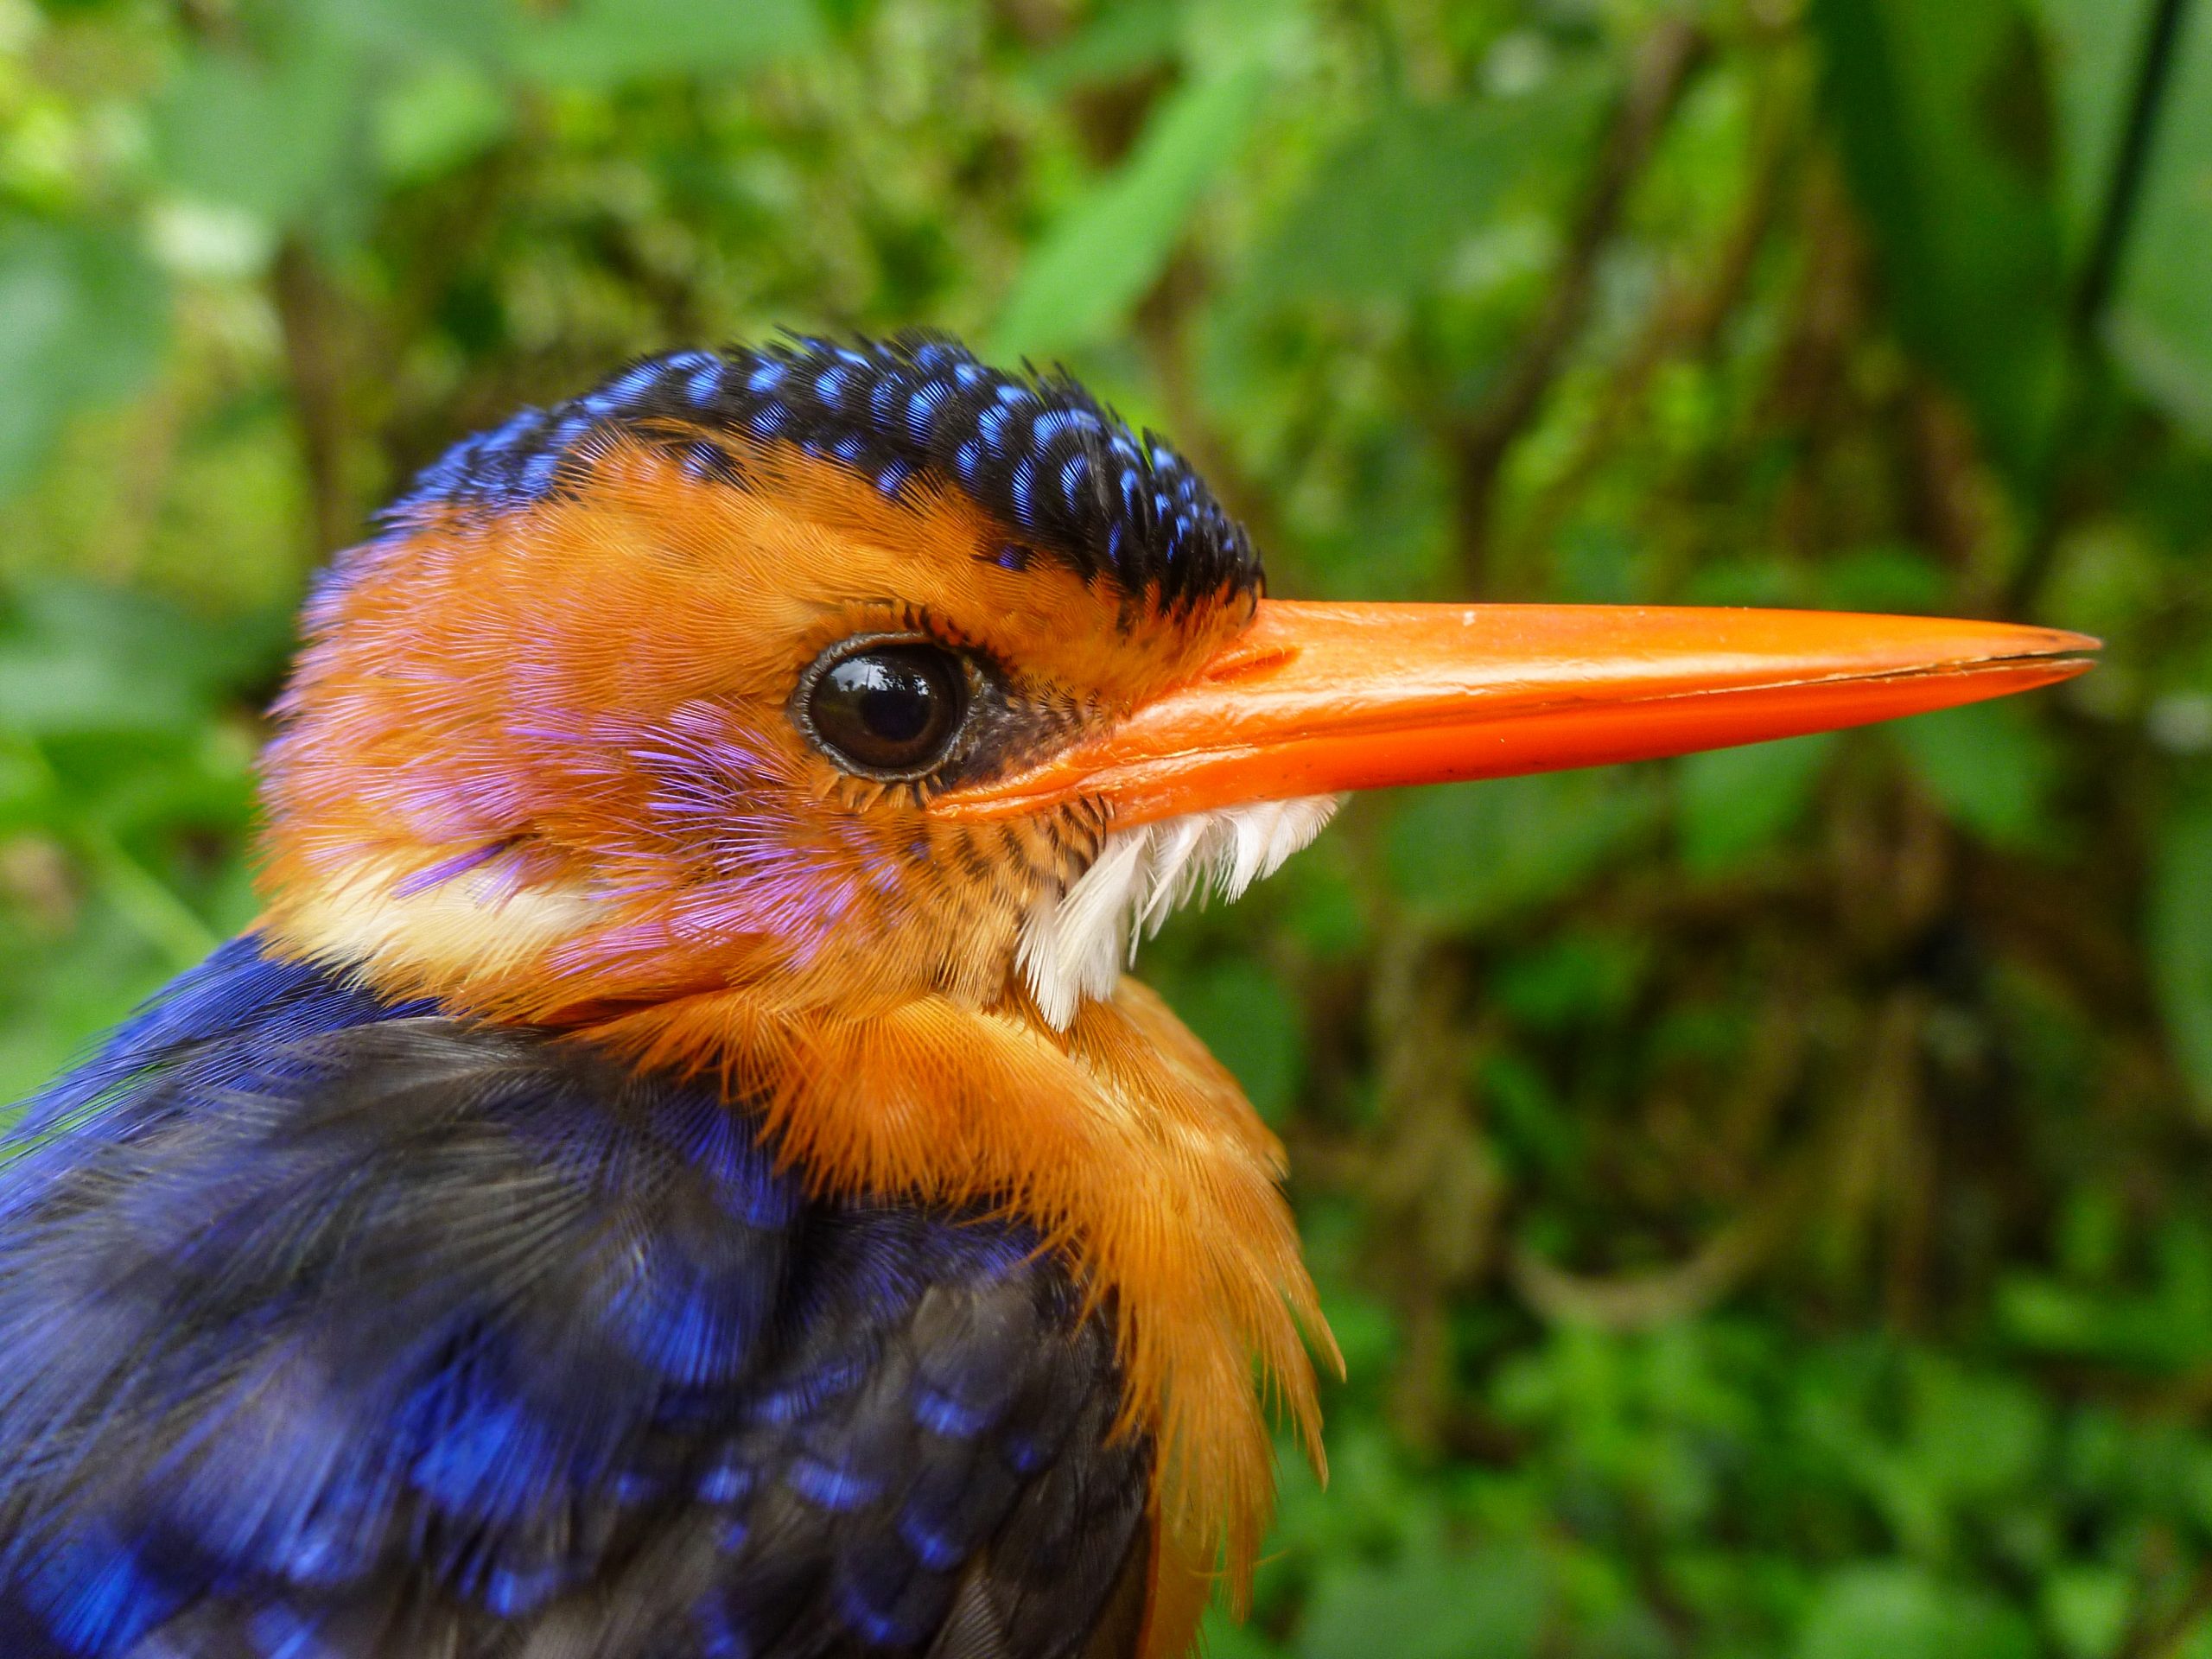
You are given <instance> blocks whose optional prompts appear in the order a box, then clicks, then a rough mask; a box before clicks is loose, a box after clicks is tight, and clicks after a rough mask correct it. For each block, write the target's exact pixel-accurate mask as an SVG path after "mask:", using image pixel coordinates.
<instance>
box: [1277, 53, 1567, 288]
mask: <svg viewBox="0 0 2212 1659" xmlns="http://www.w3.org/2000/svg"><path fill="white" fill-rule="evenodd" d="M1604 92H1605V80H1604V79H1602V78H1601V77H1599V76H1598V75H1595V74H1592V73H1554V75H1552V76H1551V77H1550V78H1549V79H1547V80H1546V81H1545V82H1544V83H1543V84H1542V85H1541V86H1538V87H1536V88H1535V89H1534V90H1532V91H1530V92H1526V93H1523V94H1522V95H1521V96H1519V97H1516V98H1463V99H1452V100H1450V101H1447V102H1440V103H1415V102H1412V101H1408V100H1404V99H1394V100H1392V101H1390V102H1388V103H1385V104H1383V105H1382V106H1381V107H1380V108H1378V109H1377V110H1376V111H1375V113H1374V114H1373V115H1371V116H1370V117H1369V118H1368V119H1367V121H1366V122H1365V123H1364V124H1363V125H1362V126H1361V127H1360V128H1359V129H1358V130H1357V131H1356V132H1354V133H1353V134H1352V135H1351V137H1348V138H1347V139H1345V140H1344V143H1342V144H1341V145H1339V146H1338V148H1337V149H1335V150H1333V151H1332V152H1331V153H1330V154H1329V155H1327V156H1325V157H1324V158H1323V159H1322V161H1321V162H1320V163H1319V166H1317V167H1316V168H1314V171H1313V177H1312V178H1311V179H1310V180H1309V181H1307V182H1306V188H1305V189H1304V191H1303V192H1302V193H1301V194H1300V195H1299V196H1298V197H1297V199H1296V200H1294V201H1293V202H1292V203H1291V205H1290V207H1289V208H1288V209H1287V212H1285V213H1284V214H1283V216H1282V219H1281V223H1280V224H1279V225H1278V226H1276V228H1275V230H1274V233H1273V234H1272V235H1271V236H1270V237H1269V238H1268V241H1267V243H1266V245H1265V246H1264V247H1263V248H1262V250H1261V251H1260V252H1259V253H1258V255H1257V256H1255V258H1254V260H1253V263H1252V270H1251V275H1250V276H1249V278H1248V279H1247V281H1248V285H1249V289H1250V290H1251V292H1250V295H1249V299H1250V300H1251V301H1253V302H1257V303H1261V304H1268V303H1280V302H1285V301H1296V300H1311V299H1330V300H1338V301H1348V302H1363V301H1372V300H1392V299H1405V298H1408V297H1410V296H1413V295H1414V294H1416V293H1419V292H1420V291H1421V290H1422V289H1425V288H1427V286H1428V285H1429V284H1430V283H1433V282H1434V281H1435V280H1436V278H1437V277H1438V275H1439V273H1440V271H1441V270H1442V269H1443V267H1444V266H1445V264H1446V262H1447V261H1448V260H1449V259H1450V257H1452V254H1454V253H1455V252H1457V251H1459V249H1460V248H1461V247H1462V246H1463V245H1465V242H1466V241H1467V239H1468V238H1470V237H1472V236H1475V235H1477V234H1478V233H1479V232H1483V231H1484V230H1487V229H1490V228H1491V226H1493V225H1494V224H1495V222H1496V221H1497V217H1498V215H1499V213H1501V212H1502V211H1503V209H1505V208H1506V207H1508V206H1509V205H1510V204H1511V203H1512V202H1513V201H1514V200H1515V198H1516V196H1517V195H1520V194H1523V193H1525V192H1526V191H1527V190H1528V189H1529V186H1530V185H1531V184H1532V183H1533V182H1535V181H1541V180H1564V179H1566V178H1567V177H1569V176H1571V169H1570V168H1568V167H1567V165H1566V163H1567V162H1569V161H1570V160H1571V159H1573V158H1574V157H1577V156H1580V153H1581V151H1582V150H1583V149H1584V148H1585V146H1586V143H1588V141H1589V139H1590V137H1591V136H1592V133H1593V132H1594V131H1595V130H1596V125H1597V119H1598V117H1599V113H1600V112H1601V111H1602V109H1603V107H1604V98H1603V94H1604Z"/></svg>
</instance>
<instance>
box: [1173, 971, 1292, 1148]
mask: <svg viewBox="0 0 2212 1659" xmlns="http://www.w3.org/2000/svg"><path fill="white" fill-rule="evenodd" d="M1175 1012H1176V1013H1178V1014H1180V1015H1182V1017H1183V1020H1184V1021H1185V1024H1187V1025H1188V1026H1189V1027H1191V1029H1192V1031H1193V1032H1195V1033H1198V1037H1199V1039H1201V1040H1202V1041H1203V1042H1204V1043H1205V1046H1207V1047H1208V1048H1210V1049H1211V1050H1212V1051H1213V1052H1214V1058H1217V1059H1218V1060H1219V1061H1220V1062H1221V1063H1222V1064H1223V1065H1225V1066H1227V1067H1228V1068H1229V1069H1230V1071H1232V1072H1234V1073H1235V1074H1236V1080H1237V1082H1239V1083H1241V1084H1243V1085H1244V1092H1245V1094H1246V1095H1247V1096H1249V1098H1250V1100H1251V1102H1252V1104H1253V1106H1254V1107H1255V1109H1257V1110H1258V1112H1259V1114H1260V1116H1262V1117H1264V1118H1266V1119H1267V1120H1268V1122H1274V1123H1279V1122H1281V1121H1282V1117H1283V1115H1284V1113H1285V1112H1286V1111H1287V1109H1289V1106H1290V1103H1291V1099H1292V1096H1294V1095H1295V1094H1296V1093H1297V1090H1298V1084H1299V1078H1300V1073H1301V1072H1302V1071H1304V1069H1305V1046H1306V1032H1305V1027H1304V1026H1303V1024H1302V1023H1301V1022H1300V1019H1299V1013H1300V1009H1299V1003H1298V999H1297V997H1296V995H1294V994H1293V993H1292V991H1291V990H1290V988H1288V987H1287V986H1285V985H1284V984H1283V983H1282V982H1281V981H1280V980H1278V979H1277V978H1276V977H1275V976H1274V975H1273V974H1271V973H1269V972H1268V970H1267V969H1265V968H1263V967H1262V966H1261V965H1260V964H1259V963H1256V962H1254V961H1251V960H1250V959H1249V958H1248V957H1231V958H1230V959H1228V960H1226V961H1222V962H1217V963H1211V964H1209V965H1208V966H1206V967H1205V968H1204V969H1201V970H1200V971H1199V972H1198V973H1197V974H1195V975H1192V976H1185V977H1184V978H1183V979H1182V980H1181V981H1180V982H1179V983H1178V985H1177V987H1176V993H1175Z"/></svg>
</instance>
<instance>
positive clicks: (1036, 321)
mask: <svg viewBox="0 0 2212 1659" xmlns="http://www.w3.org/2000/svg"><path fill="white" fill-rule="evenodd" d="M1271 79H1273V74H1272V71H1271V70H1270V68H1269V67H1268V64H1267V63H1266V62H1265V61H1264V60H1260V59H1257V58H1252V59H1246V60H1237V61H1232V62H1230V64H1228V65H1227V66H1225V67H1221V68H1217V69H1215V70H1212V71H1211V72H1209V73H1205V74H1204V75H1202V76H1200V77H1198V79H1193V80H1192V81H1190V82H1189V83H1188V84H1186V85H1185V86H1181V87H1179V88H1178V89H1177V90H1176V91H1175V92H1173V93H1172V94H1170V95H1169V96H1168V98H1167V99H1166V101H1165V102H1164V103H1163V104H1162V105H1160V108H1159V109H1158V110H1156V111H1154V113H1153V115H1152V118H1150V120H1148V121H1147V123H1146V124H1145V130H1144V133H1143V136H1142V137H1140V138H1139V139H1138V141H1137V146H1136V149H1135V153H1134V154H1133V155H1131V156H1130V157H1129V159H1128V161H1127V162H1124V163H1123V164H1122V166H1121V167H1120V168H1116V170H1115V171H1114V172H1112V173H1110V174H1109V175H1107V176H1106V177H1104V178H1103V179H1101V180H1100V181H1098V182H1097V183H1096V184H1095V185H1093V186H1092V187H1091V188H1090V190H1089V191H1088V192H1087V193H1085V194H1084V195H1083V196H1082V197H1081V198H1079V199H1078V200H1077V201H1076V202H1075V203H1074V204H1073V205H1072V206H1071V207H1070V208H1069V209H1068V210H1067V212H1066V213H1065V214H1064V215H1063V216H1062V217H1061V218H1060V219H1059V220H1058V222H1057V223H1056V224H1054V225H1053V226H1052V228H1051V229H1050V230H1048V231H1047V232H1046V233H1045V236H1044V238H1043V239H1042V240H1041V241H1040V242H1039V244H1038V245H1037V247H1036V248H1035V250H1034V251H1033V252H1032V253H1031V254H1030V256H1029V258H1028V260H1027V263H1026V264H1024V265H1023V266H1022V268H1021V274H1020V277H1017V278H1016V279H1015V282H1014V291H1013V292H1012V293H1011V294H1009V295H1008V296H1007V302H1006V305H1005V307H1004V308H1003V309H1002V310H1001V312H1000V314H999V320H998V323H997V325H996V327H994V328H993V330H992V333H991V349H992V350H993V352H995V353H996V354H997V355H998V356H1000V357H1001V358H1007V359H1015V358H1020V357H1024V356H1030V355H1044V354H1046V353H1052V352H1061V351H1071V350H1073V349H1074V348H1076V347H1077V346H1084V345H1088V344H1089V343H1090V342H1091V341H1093V340H1097V339H1098V338H1099V337H1100V336H1102V335H1103V334H1106V333H1107V332H1108V331H1109V330H1110V329H1111V328H1112V327H1114V326H1115V325H1116V323H1118V322H1119V321H1121V320H1122V318H1123V317H1125V316H1127V315H1128V312H1129V309H1130V308H1131V307H1132V306H1134V305H1135V303H1136V302H1137V301H1138V300H1139V299H1140V298H1141V297H1142V296H1143V295H1144V292H1145V290H1146V289H1148V288H1149V287H1151V286H1152V283H1153V280H1154V278H1155V277H1158V276H1159V275H1160V270H1162V269H1163V268H1164V267H1165V266H1166V263H1167V258H1168V256H1169V255H1170V254H1171V253H1173V251H1174V249H1175V245H1176V243H1177V242H1178V241H1179V239H1180V238H1181V237H1182V234H1183V231H1184V227H1185V226H1186V225H1188V224H1189V222H1190V219H1191V214H1192V212H1193V211H1194V210H1195V209H1196V207H1198V201H1199V199H1200V198H1201V197H1202V196H1203V195H1204V194H1205V190H1206V188H1207V187H1208V186H1209V185H1211V183H1212V182H1213V181H1214V180H1215V178H1216V177H1217V175H1219V174H1220V172H1221V169H1222V168H1224V167H1225V166H1226V165H1228V164H1229V162H1231V161H1233V160H1234V159H1235V158H1236V154H1237V152H1238V150H1239V149H1241V148H1242V146H1243V142H1244V139H1245V137H1246V136H1247V134H1248V132H1249V130H1250V127H1251V124H1252V120H1253V118H1254V117H1255V115H1256V114H1257V113H1258V111H1259V108H1260V102H1261V99H1262V98H1263V97H1265V95H1266V92H1267V89H1268V84H1269V82H1270V80H1271Z"/></svg>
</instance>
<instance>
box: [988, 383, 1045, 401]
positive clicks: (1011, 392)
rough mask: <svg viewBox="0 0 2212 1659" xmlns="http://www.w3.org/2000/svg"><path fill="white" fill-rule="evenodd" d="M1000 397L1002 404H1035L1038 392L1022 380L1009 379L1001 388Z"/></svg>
mask: <svg viewBox="0 0 2212 1659" xmlns="http://www.w3.org/2000/svg"><path fill="white" fill-rule="evenodd" d="M998 399H999V402H1001V403H1002V404H1033V403H1035V402H1036V401H1037V394H1036V393H1035V392H1033V391H1030V390H1029V388H1028V387H1027V386H1025V385H1022V384H1021V382H1020V381H1019V380H1009V381H1007V383H1006V384H1005V385H1002V386H1001V387H1000V388H999V390H998Z"/></svg>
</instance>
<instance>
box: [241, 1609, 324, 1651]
mask: <svg viewBox="0 0 2212 1659" xmlns="http://www.w3.org/2000/svg"><path fill="white" fill-rule="evenodd" d="M246 1630H247V1633H248V1634H249V1635H250V1636H251V1637H252V1640H253V1645H254V1647H255V1649H257V1652H258V1654H259V1659H317V1656H320V1655H321V1653H323V1652H324V1650H325V1649H324V1648H323V1643H322V1632H321V1629H320V1628H319V1627H318V1625H317V1624H316V1622H315V1621H314V1620H311V1619H309V1618H308V1616H307V1615H306V1614H305V1613H302V1612H301V1611H299V1610H298V1609H297V1608H294V1607H288V1606H286V1605H284V1604H283V1602H272V1603H271V1604H270V1605H268V1606H265V1607H262V1608H259V1609H257V1610H256V1611H255V1612H254V1615H253V1617H252V1618H250V1619H248V1620H247V1621H246Z"/></svg>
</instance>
